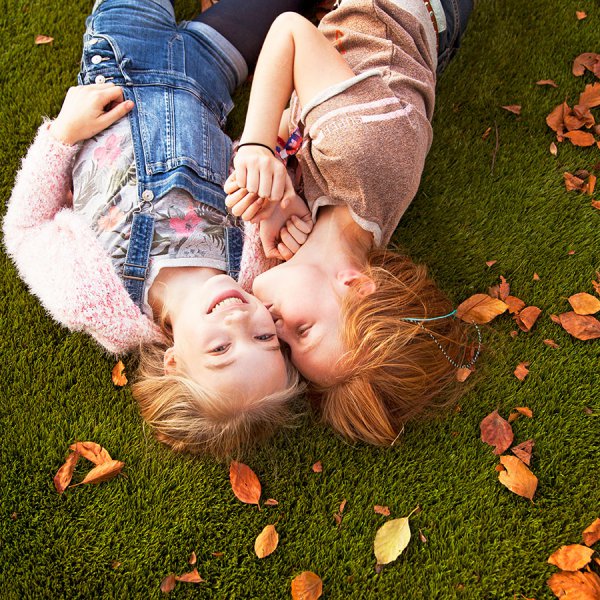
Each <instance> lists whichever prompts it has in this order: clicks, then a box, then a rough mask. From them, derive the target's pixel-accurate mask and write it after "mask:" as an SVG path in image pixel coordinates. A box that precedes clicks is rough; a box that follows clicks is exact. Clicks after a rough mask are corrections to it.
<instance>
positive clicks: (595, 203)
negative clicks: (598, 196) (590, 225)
mask: <svg viewBox="0 0 600 600" xmlns="http://www.w3.org/2000/svg"><path fill="white" fill-rule="evenodd" d="M592 207H593V208H597V209H598V210H600V200H592Z"/></svg>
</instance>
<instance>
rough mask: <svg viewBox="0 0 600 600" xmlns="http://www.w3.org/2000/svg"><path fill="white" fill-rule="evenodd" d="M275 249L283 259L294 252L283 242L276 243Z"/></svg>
mask: <svg viewBox="0 0 600 600" xmlns="http://www.w3.org/2000/svg"><path fill="white" fill-rule="evenodd" d="M277 250H278V251H279V254H280V255H281V258H282V259H283V260H290V258H292V256H294V253H293V252H292V251H291V250H290V249H289V248H288V247H287V246H286V245H285V244H284V243H283V242H279V244H277Z"/></svg>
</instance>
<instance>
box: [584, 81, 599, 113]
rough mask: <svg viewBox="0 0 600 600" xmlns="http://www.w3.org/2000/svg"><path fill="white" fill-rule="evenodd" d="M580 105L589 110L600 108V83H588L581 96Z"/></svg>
mask: <svg viewBox="0 0 600 600" xmlns="http://www.w3.org/2000/svg"><path fill="white" fill-rule="evenodd" d="M579 104H580V105H581V106H585V107H587V108H594V107H596V106H600V83H588V85H586V86H585V90H583V92H581V94H580V95H579Z"/></svg>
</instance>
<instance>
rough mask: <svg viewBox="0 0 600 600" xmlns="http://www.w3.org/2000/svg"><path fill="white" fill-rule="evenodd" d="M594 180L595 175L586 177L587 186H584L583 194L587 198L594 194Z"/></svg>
mask: <svg viewBox="0 0 600 600" xmlns="http://www.w3.org/2000/svg"><path fill="white" fill-rule="evenodd" d="M596 179H597V178H596V176H595V175H590V176H589V177H588V180H587V186H586V190H585V192H586V194H587V195H588V196H591V195H592V194H593V193H594V189H595V188H596Z"/></svg>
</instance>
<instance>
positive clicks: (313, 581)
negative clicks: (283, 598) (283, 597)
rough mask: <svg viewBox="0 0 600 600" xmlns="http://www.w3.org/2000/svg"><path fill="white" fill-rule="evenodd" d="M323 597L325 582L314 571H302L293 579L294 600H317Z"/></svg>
mask: <svg viewBox="0 0 600 600" xmlns="http://www.w3.org/2000/svg"><path fill="white" fill-rule="evenodd" d="M322 595H323V582H322V581H321V578H320V577H319V576H318V575H317V574H316V573H313V572H312V571H302V573H300V575H296V577H294V579H292V599H293V600H317V598H320V597H321V596H322Z"/></svg>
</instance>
